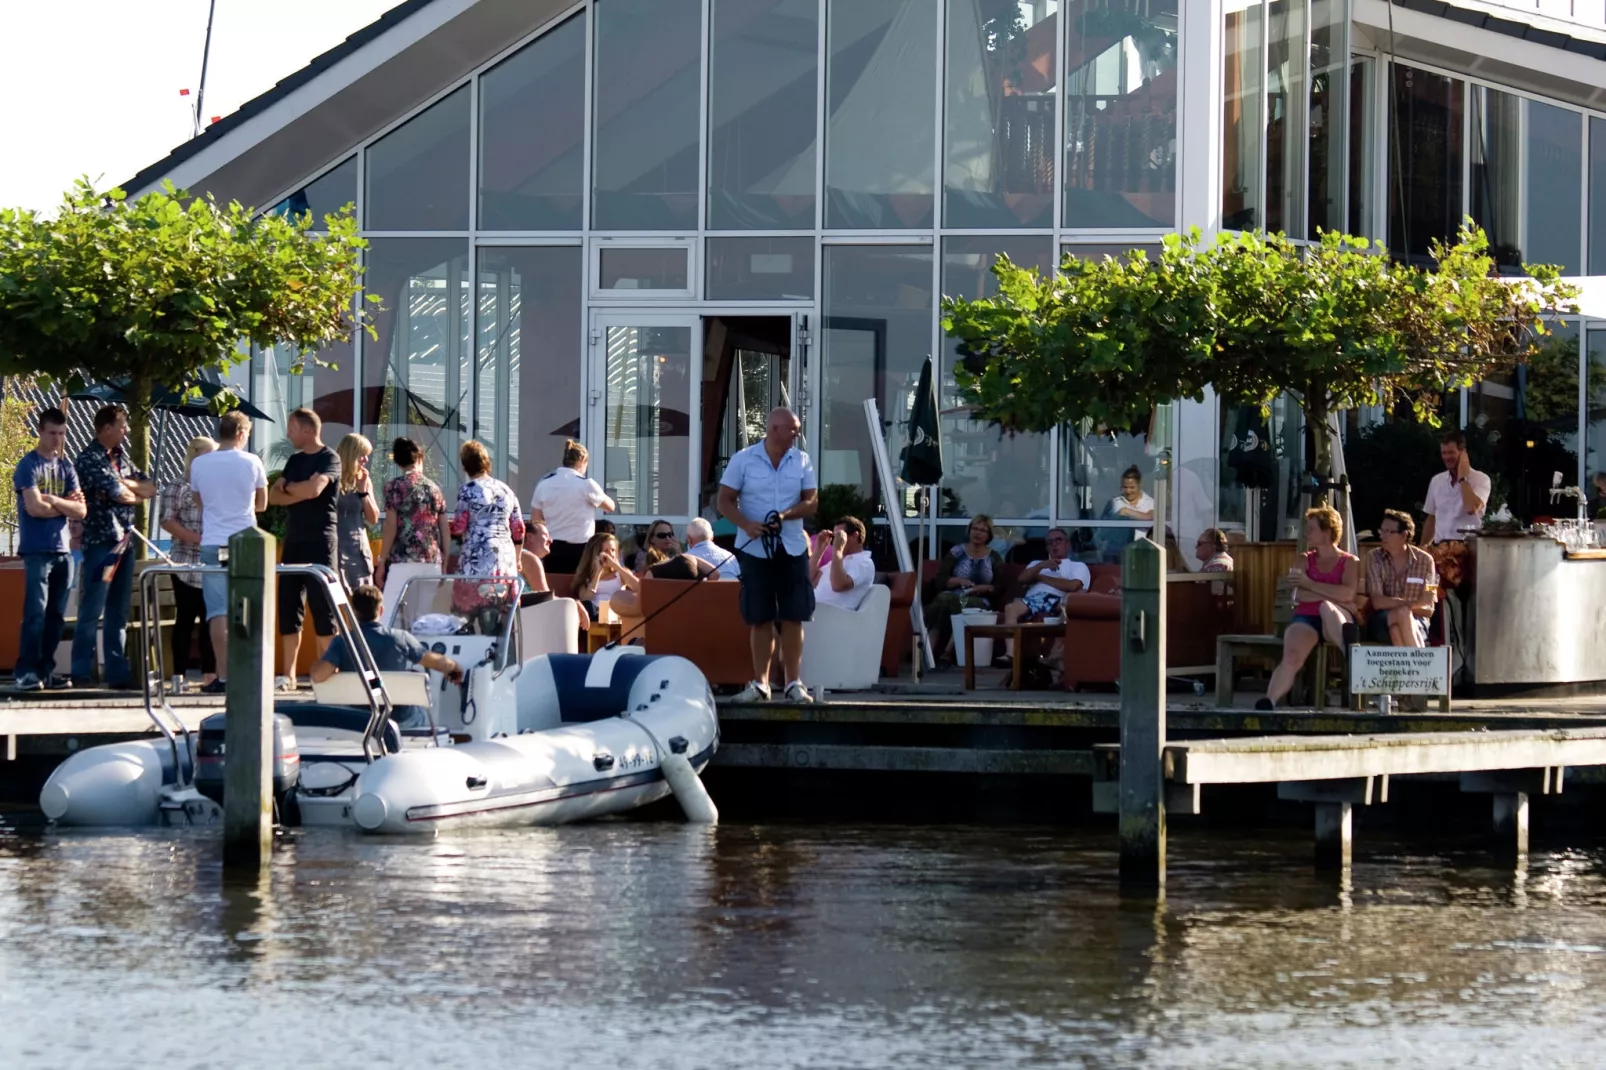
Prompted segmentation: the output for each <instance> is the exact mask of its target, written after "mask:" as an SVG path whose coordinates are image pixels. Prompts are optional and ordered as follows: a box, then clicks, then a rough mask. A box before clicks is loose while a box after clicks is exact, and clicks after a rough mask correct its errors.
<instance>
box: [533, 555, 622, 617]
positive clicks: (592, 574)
mask: <svg viewBox="0 0 1606 1070" xmlns="http://www.w3.org/2000/svg"><path fill="white" fill-rule="evenodd" d="M547 559H548V560H551V555H550V554H548V555H547ZM621 588H623V589H625V590H630V591H640V590H641V581H640V580H639V579H637V578H636V574H635V573H634V572H631V571H630V570H629V569H628V568H625V566H624V565H622V564H620V563H619V540H618V539H616V538H614V537H613V536H612V535H593V536H592V537H591V541H590V542H588V543H586V544H585V546H584V547H583V548H582V549H581V551H580V563H579V565H578V567H576V568H575V570H574V589H573V590H574V599H575V600H576V601H577V602H579V603H580V604H581V605H583V606H585V607H586V612H588V613H590V614H591V619H592V620H596V619H597V607H598V606H599V605H600V604H601V603H603V602H606V601H608V600H610V599H611V598H613V596H614V595H616V594H618V593H619V590H620V589H621Z"/></svg>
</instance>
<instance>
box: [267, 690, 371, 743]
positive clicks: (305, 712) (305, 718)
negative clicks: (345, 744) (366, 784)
mask: <svg viewBox="0 0 1606 1070" xmlns="http://www.w3.org/2000/svg"><path fill="white" fill-rule="evenodd" d="M367 706H368V703H367V701H366V700H364V702H363V708H361V709H358V708H356V707H354V706H349V705H338V706H336V705H328V704H325V703H322V702H296V701H291V702H276V703H274V704H273V712H274V713H282V714H284V715H285V716H286V717H288V718H290V723H291V724H293V725H295V726H296V727H297V728H328V729H333V730H334V731H337V732H350V733H351V734H353V735H355V736H357V737H359V738H361V736H362V734H363V733H364V732H366V731H367V730H368V709H367ZM380 738H381V740H382V741H383V743H384V746H385V751H386V752H387V753H389V754H396V753H398V752H399V751H400V750H401V746H402V740H401V729H400V728H398V727H397V726H396V722H395V721H386V722H385V731H384V732H383V733H381V737H380Z"/></svg>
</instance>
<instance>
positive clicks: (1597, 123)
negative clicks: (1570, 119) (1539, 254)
mask: <svg viewBox="0 0 1606 1070" xmlns="http://www.w3.org/2000/svg"><path fill="white" fill-rule="evenodd" d="M1589 273H1590V274H1591V275H1600V274H1603V273H1606V119H1597V118H1595V117H1594V116H1593V115H1592V116H1590V117H1589Z"/></svg>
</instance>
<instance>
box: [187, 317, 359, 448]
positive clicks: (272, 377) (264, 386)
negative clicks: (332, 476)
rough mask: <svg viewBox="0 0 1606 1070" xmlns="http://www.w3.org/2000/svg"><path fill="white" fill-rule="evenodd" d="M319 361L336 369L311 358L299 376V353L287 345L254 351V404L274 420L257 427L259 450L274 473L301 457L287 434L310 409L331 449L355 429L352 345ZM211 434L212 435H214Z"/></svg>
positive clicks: (325, 352) (341, 345) (329, 350)
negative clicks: (294, 416)
mask: <svg viewBox="0 0 1606 1070" xmlns="http://www.w3.org/2000/svg"><path fill="white" fill-rule="evenodd" d="M317 359H318V360H321V361H323V362H325V363H326V364H331V365H334V367H329V368H320V367H318V366H317V365H316V364H314V363H313V358H312V357H311V356H309V357H307V358H306V360H304V361H303V362H302V364H301V373H300V374H299V375H298V374H295V373H294V372H293V371H292V369H293V368H294V367H295V366H296V353H295V351H294V350H293V349H289V348H287V347H284V346H272V347H270V348H268V349H258V350H256V351H255V352H254V354H253V357H252V360H251V365H250V374H251V387H250V391H251V392H250V397H251V403H252V404H253V405H255V406H256V407H257V408H259V409H261V410H262V412H263V413H264V414H265V415H266V416H267V417H268V418H267V419H266V420H257V421H254V422H253V423H252V425H251V435H252V442H253V446H254V448H255V449H256V451H257V453H259V454H260V455H261V456H262V463H263V464H264V465H266V466H267V469H268V471H270V472H277V471H279V470H280V469H282V468H283V467H284V463H285V462H286V461H288V460H289V459H290V455H291V454H292V453H293V452H295V447H293V446H291V445H290V439H289V437H288V435H287V433H286V431H285V428H286V427H288V426H289V416H290V414H291V413H292V412H294V411H295V410H297V409H300V408H309V409H311V410H312V411H313V412H315V413H317V414H318V418H319V419H321V420H322V421H323V437H324V440H325V441H326V442H328V443H329V444H330V445H331V446H333V445H334V444H336V443H338V442H339V441H340V439H341V438H342V437H344V436H345V435H347V434H349V433H350V432H351V428H352V411H351V410H352V402H353V400H354V399H355V391H354V390H353V389H352V388H353V387H354V386H355V385H356V363H355V362H354V361H353V360H352V344H351V340H350V339H349V338H348V339H345V340H343V341H340V342H337V343H335V344H333V345H329V346H325V347H324V348H323V349H321V350H319V351H318V353H317ZM241 396H242V397H243V396H245V395H244V393H243V392H241ZM208 434H210V432H208Z"/></svg>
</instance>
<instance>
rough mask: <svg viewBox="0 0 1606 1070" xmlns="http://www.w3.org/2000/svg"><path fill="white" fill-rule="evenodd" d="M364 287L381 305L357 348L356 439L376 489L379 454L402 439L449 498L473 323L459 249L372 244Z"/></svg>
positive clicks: (388, 470)
mask: <svg viewBox="0 0 1606 1070" xmlns="http://www.w3.org/2000/svg"><path fill="white" fill-rule="evenodd" d="M364 282H365V285H366V287H367V290H368V292H369V293H372V294H378V295H379V296H380V298H382V299H383V302H384V303H383V305H382V306H380V308H379V311H377V312H374V313H373V317H374V319H373V326H374V330H375V332H376V337H375V338H371V339H369V340H367V341H365V342H364V344H363V358H364V359H363V405H362V413H363V433H364V434H366V435H367V436H368V438H369V439H370V440H372V441H373V442H374V443H375V444H376V445H375V449H374V454H375V460H374V474H375V477H376V481H377V482H379V483H381V484H382V483H383V482H384V480H386V479H389V478H390V477H391V476H393V475H395V472H394V471H393V470H392V469H393V466H392V464H391V462H390V459H389V451H388V449H385V448H384V447H385V446H388V444H389V443H390V442H391V440H393V439H395V438H396V437H398V436H401V435H405V436H407V437H409V438H411V439H413V440H414V441H416V442H418V443H419V444H420V445H421V446H423V447H424V454H425V461H424V471H425V473H426V474H427V475H428V476H429V477H430V478H431V479H433V480H435V481H436V482H438V483H439V484H440V485H441V487H442V488H443V489H446V490H447V492H448V494H453V493H456V487H457V485H458V483H459V481H460V479H459V473H458V467H457V450H458V447H459V446H460V445H462V442H463V437H464V435H465V434H466V433H467V431H468V425H467V415H468V382H469V353H470V338H469V332H470V329H471V321H472V315H471V307H470V293H469V288H468V287H469V282H468V250H467V248H466V246H465V243H464V242H463V241H461V240H455V239H448V238H375V239H373V241H372V242H371V243H370V245H369V248H368V272H367V274H366V275H365V276H364ZM381 453H383V454H385V456H384V457H380V454H381ZM492 460H493V462H495V463H498V464H500V463H502V460H501V459H500V458H495V457H493V458H492Z"/></svg>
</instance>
